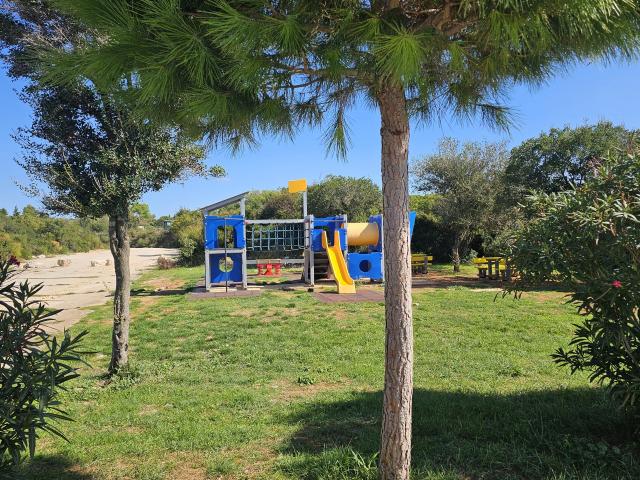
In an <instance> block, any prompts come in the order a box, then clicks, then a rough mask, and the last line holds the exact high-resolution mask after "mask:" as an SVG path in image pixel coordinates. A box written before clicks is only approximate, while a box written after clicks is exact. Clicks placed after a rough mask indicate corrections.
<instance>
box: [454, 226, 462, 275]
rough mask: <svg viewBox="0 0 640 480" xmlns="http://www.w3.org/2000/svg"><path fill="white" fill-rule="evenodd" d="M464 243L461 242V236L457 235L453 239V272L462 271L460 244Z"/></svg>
mask: <svg viewBox="0 0 640 480" xmlns="http://www.w3.org/2000/svg"><path fill="white" fill-rule="evenodd" d="M461 243H462V241H461V240H460V235H459V234H457V233H456V234H455V236H454V237H453V247H452V248H451V258H452V260H453V271H454V272H459V271H460V244H461Z"/></svg>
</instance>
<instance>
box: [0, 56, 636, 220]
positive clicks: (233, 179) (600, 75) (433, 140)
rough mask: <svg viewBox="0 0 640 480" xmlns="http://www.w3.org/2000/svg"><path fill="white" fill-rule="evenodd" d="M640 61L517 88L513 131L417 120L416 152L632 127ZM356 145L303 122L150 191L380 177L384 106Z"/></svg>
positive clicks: (12, 147) (364, 123) (9, 158)
mask: <svg viewBox="0 0 640 480" xmlns="http://www.w3.org/2000/svg"><path fill="white" fill-rule="evenodd" d="M639 79H640V62H638V63H633V64H616V65H607V66H605V65H602V64H589V65H578V66H576V67H574V68H571V69H570V70H569V71H568V72H566V73H565V74H563V75H559V76H557V77H555V78H554V79H553V80H551V81H549V82H548V83H547V84H546V85H544V86H542V87H539V88H536V89H535V90H530V89H529V88H528V87H522V86H521V87H516V88H514V89H513V90H512V92H511V94H510V95H509V98H508V103H507V104H508V105H509V106H510V107H512V108H513V110H514V111H515V112H516V113H517V115H518V118H517V126H516V128H514V129H513V130H512V131H511V132H510V134H506V133H504V132H496V131H492V130H491V129H489V128H486V127H483V126H482V125H481V124H480V123H479V122H471V123H468V124H463V125H461V124H459V123H457V122H455V121H452V120H451V119H450V118H444V119H442V121H441V122H438V123H436V124H433V125H428V126H414V128H413V130H412V133H411V146H410V157H411V158H412V159H414V158H416V157H419V156H421V155H424V154H426V153H429V152H432V151H433V150H434V149H435V147H436V145H437V142H438V139H439V138H441V137H442V136H445V135H446V136H454V137H456V138H459V139H462V140H488V141H495V140H501V139H503V140H506V141H507V142H508V144H509V145H510V146H514V145H517V144H519V143H520V142H521V141H523V140H525V139H527V138H530V137H533V136H536V135H538V134H539V133H540V132H542V131H546V130H548V129H550V128H552V127H563V126H566V125H571V126H577V125H581V124H584V123H592V122H597V121H599V120H611V121H613V122H614V123H617V124H623V125H625V126H626V127H627V128H631V129H637V128H640V94H639V90H638V80H639ZM18 87H19V85H16V84H14V83H12V82H11V81H10V80H9V79H8V78H6V76H4V74H2V75H0V165H1V166H2V175H1V176H0V207H4V208H6V209H8V210H9V211H11V210H12V209H13V208H14V206H17V207H18V208H22V207H23V206H24V205H26V204H28V203H32V204H35V205H39V202H38V201H37V199H33V198H29V197H27V196H25V195H24V194H23V193H22V192H21V191H20V189H19V188H18V187H17V186H16V182H24V180H25V176H24V173H23V172H22V170H21V168H20V167H19V166H17V165H16V164H15V161H14V159H15V158H16V157H17V156H18V155H19V153H20V152H19V148H18V147H17V145H16V144H15V143H14V142H13V140H12V139H11V136H10V134H11V132H13V131H14V130H15V129H16V128H18V127H20V126H23V125H27V124H28V122H29V119H30V110H29V108H28V107H26V106H25V105H24V104H22V103H21V102H20V100H19V99H18V98H17V95H16V92H15V90H16V89H17V88H18ZM349 119H350V124H351V141H352V143H351V148H350V151H349V155H348V158H347V160H346V161H339V160H336V159H335V158H332V157H327V156H326V153H325V150H324V147H323V144H322V130H309V129H305V130H302V131H301V132H300V134H299V135H298V136H297V137H296V138H295V139H294V141H293V142H288V141H279V140H276V139H268V138H267V139H264V141H263V142H262V144H261V145H260V146H259V147H258V148H255V149H253V150H245V151H243V152H241V153H239V154H237V155H235V156H232V155H231V154H230V153H229V152H228V151H226V150H216V151H212V152H211V153H210V154H209V157H208V163H210V164H212V165H213V164H220V165H223V166H224V167H225V168H226V170H227V173H228V176H227V177H226V178H224V179H219V180H212V179H208V180H202V179H192V180H188V181H187V182H185V183H184V184H182V185H169V186H167V187H166V188H165V189H164V190H162V191H161V192H154V193H150V194H148V195H146V196H145V197H144V199H143V200H144V201H145V202H147V203H149V205H150V206H151V210H152V211H153V212H154V213H155V214H156V215H164V214H171V213H174V212H175V211H177V210H178V209H179V208H180V207H187V208H197V207H200V206H203V205H206V204H208V203H212V202H214V201H217V200H220V199H223V198H225V197H228V196H232V195H235V194H237V193H239V192H242V191H245V190H252V189H272V188H277V187H282V186H285V185H286V183H287V180H290V179H296V178H306V179H307V180H308V181H309V182H314V181H318V180H320V179H322V178H323V177H324V176H325V175H327V174H336V175H351V176H357V177H369V178H371V179H373V180H374V181H376V182H377V183H380V137H379V128H380V121H379V117H378V113H377V112H376V111H374V110H370V109H367V108H365V107H359V108H357V109H354V110H353V111H352V112H351V113H350V115H349Z"/></svg>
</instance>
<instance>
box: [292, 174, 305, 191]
mask: <svg viewBox="0 0 640 480" xmlns="http://www.w3.org/2000/svg"><path fill="white" fill-rule="evenodd" d="M306 190H307V181H306V180H305V179H304V178H301V179H300V180H289V193H297V192H304V191H306Z"/></svg>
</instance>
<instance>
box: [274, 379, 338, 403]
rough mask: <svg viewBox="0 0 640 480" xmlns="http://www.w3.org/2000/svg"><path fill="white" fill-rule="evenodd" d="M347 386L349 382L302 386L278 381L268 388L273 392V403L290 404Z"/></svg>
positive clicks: (318, 383) (317, 383)
mask: <svg viewBox="0 0 640 480" xmlns="http://www.w3.org/2000/svg"><path fill="white" fill-rule="evenodd" d="M347 385H349V381H348V380H345V381H344V382H315V383H313V384H310V385H302V384H299V383H297V382H291V381H287V380H278V381H276V382H273V383H272V384H271V385H269V387H270V388H271V389H272V390H273V395H272V399H273V401H274V402H278V403H279V402H292V401H295V400H299V399H301V398H310V397H314V396H316V395H318V394H319V393H322V392H328V391H331V390H339V389H341V388H344V387H345V386H347Z"/></svg>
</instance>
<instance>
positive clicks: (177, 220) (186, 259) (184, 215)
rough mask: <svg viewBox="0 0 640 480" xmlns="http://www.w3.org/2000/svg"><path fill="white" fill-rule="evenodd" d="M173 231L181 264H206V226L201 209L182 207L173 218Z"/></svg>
mask: <svg viewBox="0 0 640 480" xmlns="http://www.w3.org/2000/svg"><path fill="white" fill-rule="evenodd" d="M171 233H172V234H173V235H174V237H175V238H176V240H177V243H178V249H179V251H180V263H181V264H183V265H189V266H195V265H202V264H204V228H203V225H202V215H201V214H200V212H199V211H197V210H186V209H184V208H183V209H180V210H179V211H178V213H176V215H175V217H174V218H173V222H172V224H171Z"/></svg>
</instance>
